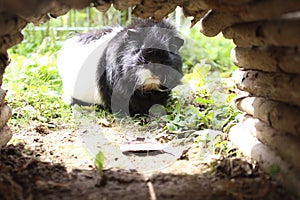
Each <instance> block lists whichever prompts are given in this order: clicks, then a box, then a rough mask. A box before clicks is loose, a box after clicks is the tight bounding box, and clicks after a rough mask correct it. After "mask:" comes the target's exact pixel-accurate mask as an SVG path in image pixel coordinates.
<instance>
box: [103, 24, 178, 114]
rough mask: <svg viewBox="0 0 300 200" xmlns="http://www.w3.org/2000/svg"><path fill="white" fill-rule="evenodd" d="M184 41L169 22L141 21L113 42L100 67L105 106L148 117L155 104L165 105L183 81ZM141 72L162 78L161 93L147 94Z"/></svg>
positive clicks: (125, 29)
mask: <svg viewBox="0 0 300 200" xmlns="http://www.w3.org/2000/svg"><path fill="white" fill-rule="evenodd" d="M182 45H183V40H182V39H181V38H180V37H179V36H178V34H177V32H176V30H175V28H174V26H173V25H171V24H170V23H169V22H168V21H166V20H163V21H160V22H154V21H152V20H150V19H146V20H137V21H135V22H134V23H132V24H131V25H129V26H128V27H126V28H124V30H123V31H121V32H120V33H118V34H117V35H116V36H115V37H114V38H113V39H112V40H111V41H110V43H109V45H108V47H107V48H106V50H105V52H104V54H103V56H102V57H101V59H100V62H99V65H98V68H97V84H98V87H99V91H100V94H101V97H102V100H103V101H104V105H105V106H106V107H108V108H110V109H111V110H112V111H113V112H119V111H120V112H122V113H127V114H128V112H129V114H130V115H134V114H137V113H139V114H147V113H148V110H149V108H150V107H151V106H152V105H154V104H165V103H166V101H167V99H168V97H169V94H170V91H171V89H173V88H174V87H175V86H176V85H178V84H179V83H180V79H181V78H182V70H181V68H182V61H181V57H180V55H179V53H178V50H179V48H180V47H181V46H182ZM139 69H149V70H150V71H151V72H152V74H154V75H156V76H157V77H159V80H160V82H161V83H162V84H161V85H160V86H159V87H160V89H161V90H150V91H145V90H144V89H143V85H140V84H139V83H138V76H139V75H138V73H137V71H138V70H139Z"/></svg>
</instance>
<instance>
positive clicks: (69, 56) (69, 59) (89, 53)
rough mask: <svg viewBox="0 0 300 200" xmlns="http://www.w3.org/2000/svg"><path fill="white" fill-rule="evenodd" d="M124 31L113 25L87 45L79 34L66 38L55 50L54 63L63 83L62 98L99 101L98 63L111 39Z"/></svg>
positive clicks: (96, 102)
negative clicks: (79, 37)
mask: <svg viewBox="0 0 300 200" xmlns="http://www.w3.org/2000/svg"><path fill="white" fill-rule="evenodd" d="M121 30H123V28H122V27H116V28H114V30H113V31H112V32H111V33H108V34H106V35H104V36H103V37H101V38H100V39H99V40H95V41H92V42H90V43H88V44H82V43H81V42H79V41H78V36H74V37H72V38H70V39H68V40H67V41H66V42H65V44H64V45H63V47H62V48H61V50H60V51H59V52H58V55H57V61H56V64H57V66H58V71H59V74H60V76H61V78H62V82H63V90H64V100H65V102H66V103H68V104H69V103H70V100H71V97H73V98H76V99H78V100H81V101H83V102H86V103H92V104H102V100H101V97H100V95H99V92H98V88H97V82H96V71H97V65H98V62H99V60H100V58H101V56H102V54H103V52H104V50H105V48H106V47H107V45H108V43H109V42H110V41H111V39H112V38H113V37H114V36H116V35H117V33H118V32H120V31H121Z"/></svg>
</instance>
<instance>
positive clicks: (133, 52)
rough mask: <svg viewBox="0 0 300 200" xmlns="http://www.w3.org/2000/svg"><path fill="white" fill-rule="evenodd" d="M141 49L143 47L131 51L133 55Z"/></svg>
mask: <svg viewBox="0 0 300 200" xmlns="http://www.w3.org/2000/svg"><path fill="white" fill-rule="evenodd" d="M140 51H141V49H135V50H133V51H132V52H131V54H132V55H136V54H138V53H139V52H140Z"/></svg>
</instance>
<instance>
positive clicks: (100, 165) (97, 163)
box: [95, 151, 104, 172]
mask: <svg viewBox="0 0 300 200" xmlns="http://www.w3.org/2000/svg"><path fill="white" fill-rule="evenodd" d="M103 165H104V154H103V152H102V151H98V153H97V155H96V157H95V166H96V168H97V170H98V171H99V172H102V170H103Z"/></svg>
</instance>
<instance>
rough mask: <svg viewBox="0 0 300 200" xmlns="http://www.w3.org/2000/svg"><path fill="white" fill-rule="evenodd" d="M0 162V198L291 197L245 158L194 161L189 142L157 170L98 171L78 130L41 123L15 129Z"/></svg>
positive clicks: (11, 199) (195, 154)
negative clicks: (175, 156)
mask: <svg viewBox="0 0 300 200" xmlns="http://www.w3.org/2000/svg"><path fill="white" fill-rule="evenodd" d="M113 128H114V127H113V126H112V127H106V130H107V129H111V130H112V129H113ZM118 131H121V132H122V130H119V129H118ZM85 132H86V131H85ZM133 153H134V152H133ZM104 155H105V156H106V157H113V156H110V155H107V154H105V153H104ZM123 156H128V155H126V154H125V155H123ZM163 159H164V158H163ZM115 160H117V159H116V158H115ZM0 161H1V162H0V169H1V172H0V180H1V181H0V199H2V200H6V199H7V200H14V199H26V200H30V199H75V200H76V199H126V200H127V199H150V200H155V199H172V200H177V199H178V200H179V199H222V200H223V199H264V200H265V199H296V198H294V197H293V196H292V195H291V194H290V193H289V192H288V191H286V190H285V189H284V188H282V187H281V186H280V185H279V184H277V183H276V182H274V181H273V180H272V179H271V178H269V177H267V176H266V175H265V174H264V173H262V172H261V170H260V169H259V166H258V165H257V164H255V163H251V162H248V161H247V159H246V158H245V159H244V158H237V157H231V158H218V159H211V158H210V159H203V158H201V159H200V158H199V157H198V156H197V148H196V147H195V146H193V145H192V146H190V147H189V148H188V149H187V150H185V151H184V152H183V153H182V155H180V156H179V157H178V158H177V159H175V160H174V162H172V163H170V164H169V165H168V166H165V167H163V168H161V169H159V170H158V169H157V170H153V171H151V172H149V171H148V172H145V171H142V170H137V169H132V168H127V169H126V168H123V169H121V168H118V167H109V168H107V167H105V168H104V169H103V170H102V171H100V170H97V169H96V168H95V167H94V163H93V161H92V159H91V154H89V153H88V151H87V149H86V148H85V147H84V145H83V144H82V140H80V139H78V130H76V129H59V130H51V129H48V128H47V127H46V126H44V125H42V124H36V125H32V126H31V127H27V128H25V129H24V128H22V129H19V130H17V129H15V130H14V136H13V139H12V140H11V142H10V143H9V144H8V145H7V146H6V147H4V148H2V149H1V153H0Z"/></svg>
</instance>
